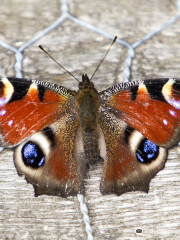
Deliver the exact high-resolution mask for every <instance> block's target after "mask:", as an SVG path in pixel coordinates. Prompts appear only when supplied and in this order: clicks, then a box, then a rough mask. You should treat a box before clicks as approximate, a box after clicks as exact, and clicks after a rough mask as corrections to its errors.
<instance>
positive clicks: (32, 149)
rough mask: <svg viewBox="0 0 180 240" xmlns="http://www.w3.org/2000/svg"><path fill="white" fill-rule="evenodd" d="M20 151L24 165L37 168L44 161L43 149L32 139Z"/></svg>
mask: <svg viewBox="0 0 180 240" xmlns="http://www.w3.org/2000/svg"><path fill="white" fill-rule="evenodd" d="M21 151H22V159H23V162H24V164H25V165H26V166H30V167H32V168H39V167H41V166H42V165H43V164H44V163H45V155H44V153H43V151H42V150H41V149H40V147H39V146H38V145H37V144H35V143H33V142H32V141H29V142H27V143H26V144H25V145H24V146H23V148H22V150H21Z"/></svg>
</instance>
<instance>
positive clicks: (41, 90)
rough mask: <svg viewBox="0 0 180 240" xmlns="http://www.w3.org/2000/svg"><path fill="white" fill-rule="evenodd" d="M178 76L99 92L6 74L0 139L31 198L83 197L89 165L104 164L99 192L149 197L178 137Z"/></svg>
mask: <svg viewBox="0 0 180 240" xmlns="http://www.w3.org/2000/svg"><path fill="white" fill-rule="evenodd" d="M179 126H180V79H155V80H152V79H149V80H140V81H134V82H130V83H123V84H118V85H116V86H112V87H110V88H108V89H106V90H104V91H102V92H99V93H98V92H97V90H96V89H95V88H94V84H93V83H92V81H91V80H90V79H89V78H88V76H87V75H83V76H82V82H80V83H79V90H78V91H71V90H68V89H66V88H64V87H62V86H58V85H56V84H52V83H48V82H43V81H38V80H26V79H18V78H10V77H3V78H1V81H0V142H1V146H3V147H4V148H10V149H14V160H15V166H16V168H17V171H18V173H19V174H20V175H23V174H24V175H25V178H26V180H27V181H28V182H30V183H31V184H33V186H34V189H35V195H36V196H38V195H41V194H53V195H60V196H68V195H74V194H77V193H83V176H84V172H85V170H86V165H87V164H95V163H96V162H97V161H98V160H99V159H100V158H102V159H103V160H104V172H103V176H102V179H101V184H100V191H101V193H102V194H106V193H115V194H117V195H120V194H123V193H125V192H129V191H135V190H141V191H144V192H148V188H149V182H150V180H151V179H152V178H153V177H154V176H155V174H156V173H157V172H158V171H160V170H161V169H163V168H164V164H165V161H166V157H167V149H168V148H170V147H171V146H173V145H175V144H177V143H178V140H179V135H180V127H179Z"/></svg>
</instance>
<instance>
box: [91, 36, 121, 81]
mask: <svg viewBox="0 0 180 240" xmlns="http://www.w3.org/2000/svg"><path fill="white" fill-rule="evenodd" d="M116 39H117V36H115V38H114V40H113V41H112V43H111V46H110V47H109V49H108V50H107V52H106V54H105V56H104V57H103V59H102V60H101V62H100V63H99V65H98V66H97V68H96V70H95V71H94V73H93V75H92V77H91V79H90V81H91V80H92V78H93V77H94V75H95V73H96V72H97V70H98V69H99V68H100V66H101V64H102V63H103V61H104V59H105V58H106V56H107V54H108V52H109V51H110V49H111V47H112V45H113V44H114V43H115V41H116Z"/></svg>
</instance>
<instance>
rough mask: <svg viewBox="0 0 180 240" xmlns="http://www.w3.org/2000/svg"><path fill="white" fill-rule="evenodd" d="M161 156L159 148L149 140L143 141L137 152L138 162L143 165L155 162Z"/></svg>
mask: <svg viewBox="0 0 180 240" xmlns="http://www.w3.org/2000/svg"><path fill="white" fill-rule="evenodd" d="M158 155H159V147H158V146H157V145H156V144H154V143H152V142H151V141H149V140H147V139H146V138H145V139H143V140H142V141H141V143H140V145H139V147H138V149H137V150H136V156H137V160H138V161H139V162H141V163H144V164H148V163H151V162H152V161H154V160H155V159H156V158H157V157H158Z"/></svg>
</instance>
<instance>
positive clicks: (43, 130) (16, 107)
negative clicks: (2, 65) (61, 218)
mask: <svg viewBox="0 0 180 240" xmlns="http://www.w3.org/2000/svg"><path fill="white" fill-rule="evenodd" d="M0 84H1V85H0V123H1V124H0V142H1V145H2V146H4V147H5V148H13V147H15V153H14V159H15V165H16V168H17V170H18V173H19V174H20V175H23V174H24V175H25V177H26V179H27V180H28V182H30V183H32V184H33V186H34V188H35V194H36V195H40V194H44V193H46V194H55V195H61V196H67V195H72V194H77V193H81V192H83V184H82V178H83V169H84V162H85V161H83V160H84V156H83V153H82V147H81V146H82V144H81V131H80V127H79V125H78V122H77V116H76V112H75V110H74V109H75V100H74V96H75V92H73V91H70V90H67V89H65V88H63V87H61V86H57V85H55V84H51V83H46V82H40V81H35V80H31V81H28V80H25V79H15V78H2V79H1V82H0ZM77 141H78V143H79V145H78V146H77V143H76V142H77Z"/></svg>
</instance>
